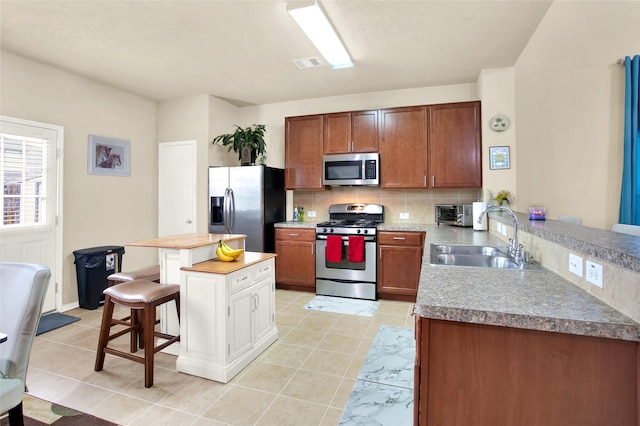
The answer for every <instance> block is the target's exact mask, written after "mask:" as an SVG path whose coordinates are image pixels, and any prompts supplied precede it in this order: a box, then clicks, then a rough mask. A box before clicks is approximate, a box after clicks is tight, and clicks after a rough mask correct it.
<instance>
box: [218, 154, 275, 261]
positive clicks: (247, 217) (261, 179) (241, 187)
mask: <svg viewBox="0 0 640 426" xmlns="http://www.w3.org/2000/svg"><path fill="white" fill-rule="evenodd" d="M285 209H286V196H285V190H284V170H283V169H277V168H273V167H267V166H264V165H260V166H239V167H209V232H210V233H213V234H245V235H246V236H247V239H246V240H245V249H246V250H247V251H256V252H263V253H274V252H275V228H274V224H275V223H277V222H283V221H284V220H285V218H286V213H285Z"/></svg>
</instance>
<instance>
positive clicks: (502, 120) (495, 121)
mask: <svg viewBox="0 0 640 426" xmlns="http://www.w3.org/2000/svg"><path fill="white" fill-rule="evenodd" d="M490 126H491V130H493V131H495V132H503V131H505V130H507V127H509V119H508V118H507V116H505V115H496V116H494V117H493V118H492V119H491V122H490Z"/></svg>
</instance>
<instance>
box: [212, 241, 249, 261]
mask: <svg viewBox="0 0 640 426" xmlns="http://www.w3.org/2000/svg"><path fill="white" fill-rule="evenodd" d="M242 253H244V250H243V249H232V248H231V247H229V246H228V245H227V244H226V243H225V242H224V241H222V240H220V242H219V243H218V248H217V249H216V255H218V259H220V260H222V261H223V262H231V261H232V260H236V259H237V258H238V256H240V255H241V254H242Z"/></svg>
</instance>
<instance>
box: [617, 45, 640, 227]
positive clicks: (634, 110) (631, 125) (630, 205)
mask: <svg viewBox="0 0 640 426" xmlns="http://www.w3.org/2000/svg"><path fill="white" fill-rule="evenodd" d="M624 65H625V71H626V86H625V99H624V163H623V166H622V193H621V195H620V216H619V218H618V221H619V222H620V223H626V224H629V225H640V181H639V179H640V112H639V111H638V110H640V55H636V56H634V57H633V59H631V58H630V57H629V56H627V57H626V58H625V64H624Z"/></svg>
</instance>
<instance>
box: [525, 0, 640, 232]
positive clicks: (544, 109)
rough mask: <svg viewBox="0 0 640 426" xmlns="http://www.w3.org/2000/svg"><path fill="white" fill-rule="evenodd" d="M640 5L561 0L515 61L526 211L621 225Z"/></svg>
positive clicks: (639, 45) (599, 224)
mask: <svg viewBox="0 0 640 426" xmlns="http://www.w3.org/2000/svg"><path fill="white" fill-rule="evenodd" d="M639 23H640V2H632V1H629V2H617V1H597V2H589V1H581V2H564V1H560V2H558V1H556V2H554V3H553V4H552V5H551V8H550V9H549V11H548V12H547V14H546V16H545V17H544V19H543V20H542V22H541V23H540V25H539V26H538V28H537V30H536V32H535V33H534V35H533V37H532V38H531V40H530V41H529V43H528V44H527V46H526V48H525V49H524V51H523V53H522V54H521V55H520V58H519V59H518V61H517V63H516V66H515V98H516V116H517V121H518V126H517V144H518V160H519V161H518V167H517V190H516V192H517V195H518V205H519V210H520V211H525V208H527V207H528V206H530V205H541V206H546V207H547V214H548V217H550V218H557V217H558V216H559V215H570V216H579V217H582V218H583V224H584V225H587V226H592V227H596V228H603V229H609V228H610V227H611V225H612V224H614V223H616V222H617V219H618V209H619V198H620V178H621V175H622V146H623V144H622V138H623V103H624V68H623V67H620V66H618V65H616V61H617V60H618V59H620V58H623V57H624V56H627V55H630V56H632V55H635V54H638V53H640V24H639Z"/></svg>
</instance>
